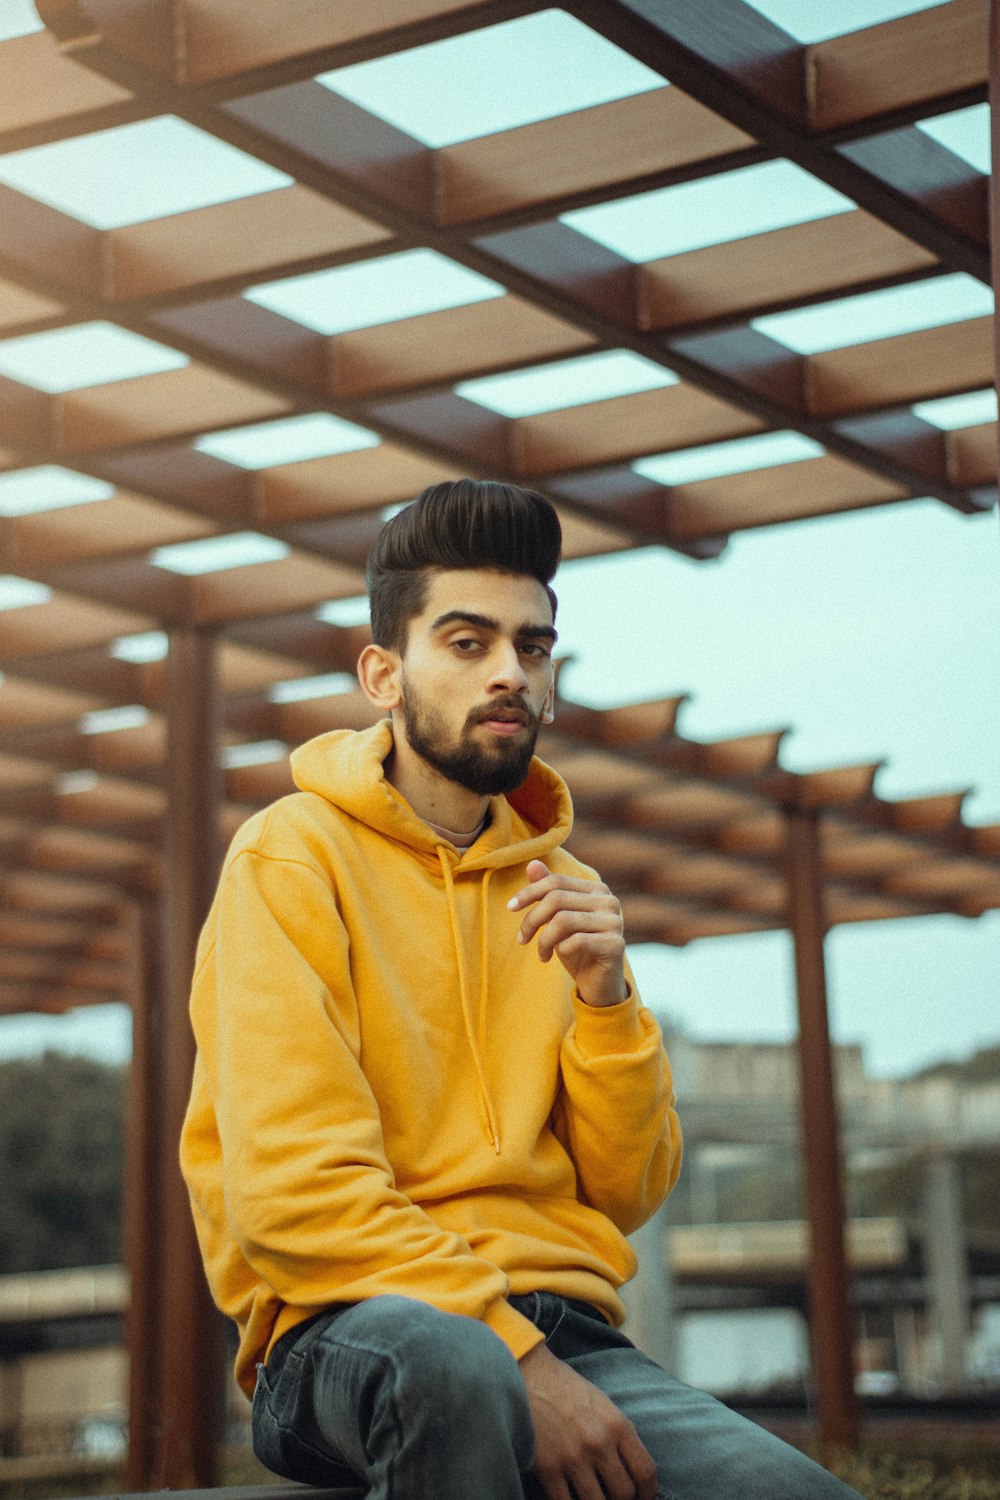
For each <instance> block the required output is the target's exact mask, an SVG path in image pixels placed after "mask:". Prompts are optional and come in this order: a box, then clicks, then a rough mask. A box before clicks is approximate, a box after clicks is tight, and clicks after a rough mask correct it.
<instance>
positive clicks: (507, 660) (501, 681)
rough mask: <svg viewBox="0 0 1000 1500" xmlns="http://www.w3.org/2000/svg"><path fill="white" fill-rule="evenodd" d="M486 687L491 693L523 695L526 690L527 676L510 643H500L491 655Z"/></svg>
mask: <svg viewBox="0 0 1000 1500" xmlns="http://www.w3.org/2000/svg"><path fill="white" fill-rule="evenodd" d="M487 687H488V689H489V691H490V692H492V693H496V692H505V693H523V692H524V691H525V690H526V689H527V687H528V676H527V673H526V672H525V670H524V665H523V663H522V661H521V657H520V654H519V653H518V650H517V647H516V646H515V645H514V643H513V642H512V641H503V642H501V643H500V644H499V645H498V646H497V649H496V651H495V652H494V653H493V654H492V655H491V658H490V675H489V681H488V683H487Z"/></svg>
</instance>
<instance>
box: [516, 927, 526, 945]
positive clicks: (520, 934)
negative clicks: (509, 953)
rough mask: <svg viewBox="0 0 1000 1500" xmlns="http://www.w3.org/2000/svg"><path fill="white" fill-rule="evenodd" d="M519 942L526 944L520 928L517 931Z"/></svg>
mask: <svg viewBox="0 0 1000 1500" xmlns="http://www.w3.org/2000/svg"><path fill="white" fill-rule="evenodd" d="M517 940H518V942H519V943H523V942H524V933H523V932H522V931H521V929H520V927H519V928H518V929H517Z"/></svg>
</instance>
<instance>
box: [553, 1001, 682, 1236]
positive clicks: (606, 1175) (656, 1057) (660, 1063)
mask: <svg viewBox="0 0 1000 1500" xmlns="http://www.w3.org/2000/svg"><path fill="white" fill-rule="evenodd" d="M629 983H630V985H631V984H632V976H631V975H629ZM573 1005H574V1011H575V1020H574V1023H573V1025H572V1026H571V1027H570V1029H569V1031H568V1032H567V1033H566V1037H565V1039H564V1041H563V1047H562V1058H561V1064H562V1079H563V1087H562V1092H561V1094H560V1098H559V1101H558V1103H557V1109H556V1120H557V1129H558V1132H559V1134H560V1136H561V1137H562V1139H563V1143H564V1145H565V1146H566V1148H567V1149H568V1151H569V1153H570V1155H571V1156H572V1158H573V1161H574V1163H575V1166H576V1170H577V1175H578V1179H579V1184H580V1189H581V1191H582V1194H583V1196H584V1197H585V1199H586V1201H587V1202H588V1203H589V1204H590V1205H591V1206H592V1207H593V1208H597V1209H599V1210H600V1211H601V1212H602V1213H604V1214H606V1215H607V1216H608V1218H609V1219H610V1220H611V1222H612V1223H613V1224H614V1225H616V1227H617V1228H618V1229H620V1230H621V1232H622V1233H623V1234H631V1233H633V1231H634V1230H636V1229H638V1228H639V1226H640V1225H641V1224H644V1223H645V1222H646V1220H647V1219H648V1218H649V1217H650V1216H651V1215H652V1214H653V1213H655V1211H656V1209H657V1208H658V1207H659V1205H660V1204H661V1203H662V1202H663V1200H664V1198H665V1197H666V1196H667V1194H668V1193H669V1192H670V1190H671V1188H672V1187H673V1186H674V1183H675V1182H676V1181H677V1176H678V1173H679V1171H680V1165H681V1132H680V1123H679V1121H678V1118H677V1113H676V1110H675V1108H674V1105H675V1102H676V1101H675V1096H674V1089H673V1080H672V1077H671V1072H670V1063H669V1060H668V1058H667V1054H666V1052H665V1050H664V1047H663V1042H662V1038H661V1035H660V1028H659V1026H658V1025H657V1023H656V1020H655V1019H654V1017H653V1016H652V1014H651V1013H650V1012H649V1011H648V1010H646V1009H645V1008H644V1007H643V1006H641V1005H640V1004H639V1003H638V1001H637V998H636V995H635V992H634V989H632V990H631V992H630V994H629V997H628V999H626V1000H623V1001H622V1003H621V1004H620V1005H609V1006H605V1007H604V1008H598V1007H596V1006H592V1005H587V1004H585V1002H584V1001H583V1000H581V999H580V997H579V995H575V996H574V1000H573Z"/></svg>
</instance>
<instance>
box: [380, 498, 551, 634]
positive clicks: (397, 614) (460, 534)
mask: <svg viewBox="0 0 1000 1500" xmlns="http://www.w3.org/2000/svg"><path fill="white" fill-rule="evenodd" d="M561 546H562V530H561V528H560V525H559V517H558V516H557V515H556V513H555V510H554V509H553V507H552V506H551V505H550V503H549V502H548V500H546V499H545V498H544V496H542V495H538V494H536V493H535V492H534V490H524V489H521V488H519V486H517V485H514V484H501V483H500V482H499V481H497V480H486V479H482V480H480V479H456V480H454V481H446V482H443V483H441V484H432V485H430V486H429V487H428V488H427V489H426V490H424V491H423V493H422V494H420V495H418V496H417V498H416V500H414V501H413V503H412V505H407V506H405V507H404V509H403V510H401V511H398V512H397V513H396V515H394V516H393V517H392V519H391V520H390V521H387V522H386V524H385V525H384V526H383V528H382V530H381V531H380V532H379V535H378V539H377V540H376V542H375V545H374V547H373V548H372V550H371V553H370V554H369V557H368V570H367V583H368V598H369V604H370V607H371V620H372V637H373V639H374V640H375V642H376V644H377V645H379V646H385V647H387V648H388V649H389V650H392V651H402V650H403V649H404V648H405V646H406V634H407V630H408V628H409V624H410V621H411V620H412V619H413V617H414V616H415V615H418V614H419V613H420V611H421V610H422V609H423V607H424V601H425V599H426V596H427V581H428V573H429V572H430V571H432V570H434V569H438V568H491V569H494V570H495V571H496V572H498V573H523V574H525V575H526V576H527V577H529V578H537V579H538V582H539V583H540V584H542V586H543V587H544V589H545V591H546V593H547V594H548V596H549V600H550V602H551V604H552V613H553V617H554V616H555V608H556V596H555V594H554V593H553V592H552V589H551V588H550V587H549V582H550V580H551V579H552V578H553V577H554V576H555V571H556V568H557V567H558V566H559V551H560V548H561Z"/></svg>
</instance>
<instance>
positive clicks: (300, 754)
mask: <svg viewBox="0 0 1000 1500" xmlns="http://www.w3.org/2000/svg"><path fill="white" fill-rule="evenodd" d="M392 745H393V730H392V724H391V722H390V721H389V720H388V719H382V720H380V721H379V722H378V723H377V724H375V725H373V726H372V727H371V728H370V729H363V730H360V731H358V730H354V729H335V730H332V731H331V732H330V733H329V734H321V735H319V736H317V738H315V739H312V740H309V741H308V742H307V743H306V744H304V745H301V746H300V747H299V749H297V750H295V751H293V752H292V756H291V765H292V775H293V777H294V779H295V784H296V786H297V787H299V789H300V790H301V791H303V792H312V793H314V794H315V795H316V796H318V797H322V798H323V799H324V800H325V801H327V802H330V803H332V804H333V805H334V806H335V807H338V808H340V809H341V811H342V812H345V813H347V814H348V815H349V816H350V817H352V818H357V819H358V821H359V822H361V823H364V824H365V825H366V826H367V827H369V828H372V829H374V830H375V831H376V832H378V833H380V834H382V835H383V836H384V837H385V838H388V839H392V840H393V842H394V843H399V844H404V845H406V846H407V847H408V848H410V849H412V850H413V852H414V853H415V854H417V855H418V856H423V857H424V858H429V859H431V860H433V862H434V863H435V864H437V863H438V859H439V853H438V851H439V850H440V849H441V848H442V847H443V846H445V843H446V841H444V840H442V838H441V837H440V835H439V834H436V833H435V832H434V830H433V829H432V828H431V827H430V825H429V824H427V823H425V822H424V820H423V818H421V817H419V816H418V815H417V814H416V813H415V812H414V811H413V809H412V807H410V805H409V803H408V802H407V801H406V800H405V799H404V798H403V797H401V796H400V794H399V792H397V791H396V788H395V787H394V786H393V785H392V784H391V783H390V782H389V781H388V780H387V779H386V776H385V761H386V759H387V758H388V756H389V753H390V751H391V750H392ZM572 826H573V804H572V802H571V800H570V795H569V792H568V790H567V788H566V785H565V783H564V782H563V780H562V778H561V777H560V776H559V775H558V774H557V773H556V772H555V771H553V769H552V767H551V766H547V765H546V764H545V762H544V761H542V760H539V759H538V757H537V756H535V757H534V758H533V760H532V762H531V765H530V767H529V769H528V775H527V777H526V779H525V781H524V783H523V784H522V785H521V786H520V787H518V788H517V790H516V791H514V792H511V793H509V794H508V795H507V796H497V797H491V798H490V806H489V818H488V821H487V826H486V828H485V829H484V830H483V832H482V833H481V834H480V836H479V838H478V839H477V840H476V842H475V843H474V844H473V845H472V847H471V848H470V849H466V850H463V851H462V852H461V855H460V859H459V863H460V865H461V868H462V869H463V871H470V870H477V869H481V870H490V869H500V868H503V867H507V866H509V865H514V864H524V863H526V862H527V861H528V860H529V859H542V860H544V859H545V858H546V855H547V854H548V853H549V852H550V851H551V850H553V849H555V848H557V847H558V846H559V845H561V844H562V843H563V842H564V841H565V839H566V838H567V837H568V835H569V832H570V830H571V828H572ZM447 847H449V848H450V846H447Z"/></svg>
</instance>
